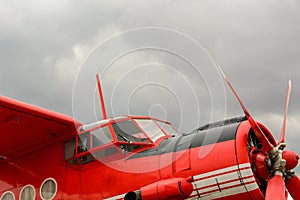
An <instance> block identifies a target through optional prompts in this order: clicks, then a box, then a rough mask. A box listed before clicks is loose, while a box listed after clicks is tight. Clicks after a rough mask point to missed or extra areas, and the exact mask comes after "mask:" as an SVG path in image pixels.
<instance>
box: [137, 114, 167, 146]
mask: <svg viewBox="0 0 300 200" xmlns="http://www.w3.org/2000/svg"><path fill="white" fill-rule="evenodd" d="M135 121H136V122H137V123H138V125H139V126H140V127H141V128H142V129H143V130H144V131H145V133H146V134H147V135H148V137H149V138H150V139H151V140H152V141H153V142H155V141H156V140H157V139H159V138H161V137H163V136H166V135H165V134H164V133H163V132H162V131H161V129H160V128H159V127H158V126H157V124H156V123H155V122H154V121H153V120H151V119H136V120H135Z"/></svg>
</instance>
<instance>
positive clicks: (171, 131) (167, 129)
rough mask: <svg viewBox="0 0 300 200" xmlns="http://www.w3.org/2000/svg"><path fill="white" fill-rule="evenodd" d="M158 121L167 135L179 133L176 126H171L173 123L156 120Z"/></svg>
mask: <svg viewBox="0 0 300 200" xmlns="http://www.w3.org/2000/svg"><path fill="white" fill-rule="evenodd" d="M156 123H157V124H158V125H159V126H160V127H161V128H162V129H163V130H164V132H165V133H166V134H167V135H170V136H173V135H177V134H178V133H177V132H176V131H175V130H174V128H173V127H172V126H171V124H168V123H165V122H161V121H156Z"/></svg>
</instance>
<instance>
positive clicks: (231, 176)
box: [188, 163, 258, 200]
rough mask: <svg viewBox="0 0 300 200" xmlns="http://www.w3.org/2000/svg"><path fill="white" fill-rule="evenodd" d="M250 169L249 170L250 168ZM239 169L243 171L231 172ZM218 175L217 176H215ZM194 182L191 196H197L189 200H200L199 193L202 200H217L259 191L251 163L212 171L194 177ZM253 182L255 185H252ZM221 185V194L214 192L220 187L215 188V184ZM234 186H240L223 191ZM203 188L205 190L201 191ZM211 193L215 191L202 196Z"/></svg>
mask: <svg viewBox="0 0 300 200" xmlns="http://www.w3.org/2000/svg"><path fill="white" fill-rule="evenodd" d="M248 167H249V168H248ZM242 168H247V169H242ZM237 169H242V170H239V171H234V172H230V171H232V170H237ZM226 172H228V173H226ZM222 173H225V174H222ZM217 174H221V175H217ZM214 175H216V176H214ZM209 176H213V177H209ZM205 177H209V178H205ZM244 177H248V178H244ZM197 179H201V180H197ZM194 180H196V181H194V182H193V186H194V191H193V192H192V194H191V196H193V195H197V196H195V197H190V198H188V200H193V199H199V198H198V193H199V194H200V196H201V198H200V199H201V200H206V199H207V200H208V199H215V198H222V197H226V196H230V195H236V194H241V193H246V192H247V191H248V192H250V191H253V190H255V189H258V185H257V183H256V182H253V181H255V178H254V176H253V172H252V170H251V168H250V163H243V164H240V165H238V166H237V165H235V166H231V167H227V168H224V169H220V170H215V171H211V172H207V173H205V174H199V175H196V176H194ZM233 180H235V181H233ZM241 180H242V181H243V183H244V184H243V185H242V184H241ZM227 181H232V182H229V183H224V182H227ZM250 182H253V183H250ZM217 183H218V185H219V187H220V189H221V192H219V191H214V190H218V189H219V187H218V186H214V184H217ZM234 185H239V186H236V187H233V188H228V189H222V188H226V187H231V186H234ZM203 187H207V188H203ZM197 188H199V189H198V192H197V191H196V189H197ZM201 188H203V189H201ZM209 191H214V192H212V193H207V194H204V195H201V193H202V194H203V193H206V192H209Z"/></svg>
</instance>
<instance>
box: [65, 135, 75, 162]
mask: <svg viewBox="0 0 300 200" xmlns="http://www.w3.org/2000/svg"><path fill="white" fill-rule="evenodd" d="M75 145H76V138H73V139H72V140H70V141H68V142H66V143H65V160H68V159H69V158H71V157H73V156H74V155H75Z"/></svg>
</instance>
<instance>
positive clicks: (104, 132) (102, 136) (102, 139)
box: [92, 126, 113, 148]
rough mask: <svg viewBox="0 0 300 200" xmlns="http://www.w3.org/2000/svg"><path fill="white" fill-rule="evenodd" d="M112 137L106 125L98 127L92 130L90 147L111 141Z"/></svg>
mask: <svg viewBox="0 0 300 200" xmlns="http://www.w3.org/2000/svg"><path fill="white" fill-rule="evenodd" d="M112 140H113V138H112V136H111V133H110V130H109V128H108V126H104V127H102V128H98V129H95V130H93V131H92V144H93V145H92V147H93V148H95V147H98V146H101V145H104V144H108V143H110V142H112Z"/></svg>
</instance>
